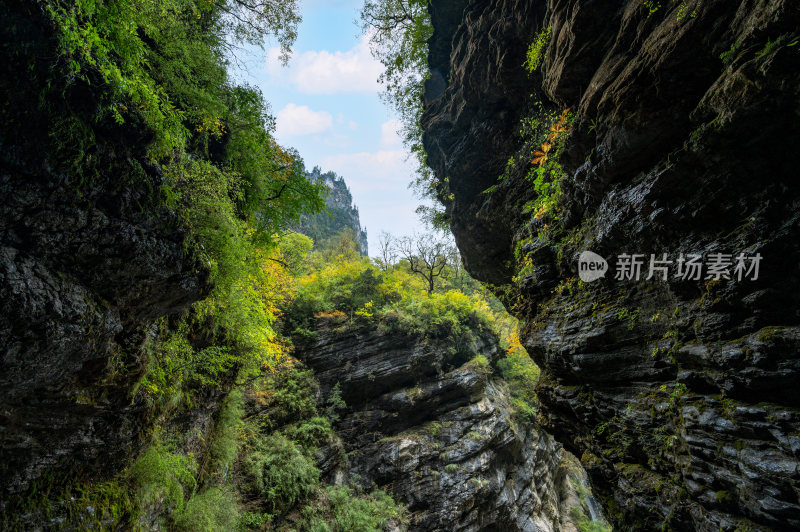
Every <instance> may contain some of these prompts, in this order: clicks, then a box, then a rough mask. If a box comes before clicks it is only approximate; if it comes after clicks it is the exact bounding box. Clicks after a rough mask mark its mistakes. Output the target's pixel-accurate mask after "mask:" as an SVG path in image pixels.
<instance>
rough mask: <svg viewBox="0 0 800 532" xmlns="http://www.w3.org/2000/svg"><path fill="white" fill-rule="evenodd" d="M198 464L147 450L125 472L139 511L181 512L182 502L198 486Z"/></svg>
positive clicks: (163, 451)
mask: <svg viewBox="0 0 800 532" xmlns="http://www.w3.org/2000/svg"><path fill="white" fill-rule="evenodd" d="M196 475H197V463H196V462H195V459H194V457H193V456H191V455H188V456H186V455H181V454H174V453H171V452H169V451H167V450H166V449H164V448H161V447H158V446H155V447H151V448H149V449H148V450H147V451H145V452H144V454H142V456H141V457H140V458H139V459H138V460H137V461H136V462H134V463H133V464H132V465H131V467H130V468H129V469H128V471H127V473H126V476H127V477H128V478H129V479H130V481H131V483H132V484H133V487H134V491H135V493H136V496H137V499H138V501H139V506H140V507H141V508H147V507H159V506H164V507H165V508H167V509H169V510H173V511H180V510H181V509H182V508H183V503H184V499H185V498H186V495H187V494H190V493H191V492H192V491H193V490H194V489H195V487H196V486H197V483H196V480H195V477H196Z"/></svg>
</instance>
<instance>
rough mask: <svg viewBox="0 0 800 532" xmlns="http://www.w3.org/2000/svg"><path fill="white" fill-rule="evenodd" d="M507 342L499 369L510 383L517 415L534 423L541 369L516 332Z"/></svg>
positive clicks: (498, 365)
mask: <svg viewBox="0 0 800 532" xmlns="http://www.w3.org/2000/svg"><path fill="white" fill-rule="evenodd" d="M506 341H507V342H508V348H507V349H506V356H505V357H504V358H502V359H500V360H499V361H498V362H497V369H498V370H500V374H501V375H502V376H503V379H504V380H505V381H506V382H507V383H508V387H509V389H510V391H511V405H512V406H513V407H514V410H515V413H516V414H517V415H518V416H519V417H521V418H523V419H526V420H528V421H534V420H535V419H536V404H537V403H538V399H537V397H536V392H535V388H536V383H537V382H538V381H539V374H540V370H539V367H538V366H537V365H536V364H535V363H534V362H533V360H531V358H530V356H528V353H527V352H526V351H525V348H524V347H522V344H521V343H520V340H519V334H518V333H517V332H516V331H515V332H514V333H512V334H511V335H509V337H508V338H507V339H506Z"/></svg>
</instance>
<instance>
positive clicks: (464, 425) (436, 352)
mask: <svg viewBox="0 0 800 532" xmlns="http://www.w3.org/2000/svg"><path fill="white" fill-rule="evenodd" d="M387 327H388V328H387ZM316 332H317V336H316V338H315V340H314V341H313V342H311V343H309V344H308V345H306V346H304V347H303V348H302V349H301V350H300V351H299V354H300V356H301V357H302V359H303V360H304V361H305V363H306V364H308V366H309V367H310V368H312V369H313V370H314V372H315V376H316V378H317V379H318V380H319V382H320V385H321V392H322V395H323V396H328V395H329V394H330V393H331V390H332V389H333V388H334V387H338V390H340V392H341V397H342V399H343V400H344V402H345V403H346V407H345V408H344V409H342V410H341V411H340V413H339V415H340V419H339V420H338V421H337V422H336V424H335V429H336V432H337V433H338V435H339V437H340V445H341V447H340V448H337V446H335V445H334V446H331V447H329V448H327V449H325V450H324V452H323V453H322V458H321V468H322V470H323V472H324V473H325V474H326V475H327V476H328V477H329V478H330V479H331V480H335V481H338V482H342V481H345V480H346V481H350V482H354V483H356V484H360V485H361V486H363V487H364V488H369V487H371V486H374V485H377V486H378V487H379V488H381V489H384V490H386V491H388V492H390V493H391V494H393V496H394V497H395V499H396V500H398V501H401V502H403V503H405V504H406V505H407V506H408V509H409V511H410V512H411V525H410V529H411V530H475V531H477V530H503V531H511V530H520V531H522V530H530V531H533V530H577V529H576V524H575V517H574V516H575V515H580V514H581V513H585V514H587V515H588V514H589V513H590V510H589V509H588V504H590V503H591V501H592V499H591V498H590V497H587V496H586V494H585V493H584V494H583V495H581V494H579V493H578V492H577V491H576V490H580V489H582V485H581V478H582V477H581V474H582V469H581V468H580V466H579V465H577V463H576V462H575V459H574V458H573V457H571V455H569V454H568V453H565V452H563V451H562V449H561V446H560V445H559V444H557V443H556V442H555V441H553V439H552V437H551V436H549V435H548V434H546V433H545V432H544V431H542V430H541V429H538V428H536V427H535V426H532V425H531V424H530V423H525V422H520V421H519V420H516V419H515V417H514V415H513V414H512V411H513V409H512V408H511V407H510V405H509V396H508V391H507V389H506V387H505V384H504V383H503V381H502V380H500V379H498V378H496V377H494V376H493V374H492V368H491V365H490V364H491V363H492V362H494V361H495V360H496V358H497V356H498V355H499V353H500V352H501V351H500V349H499V346H498V344H497V339H496V338H495V337H494V335H493V334H491V333H489V332H484V333H480V334H476V335H473V336H470V339H469V340H468V341H465V342H463V345H453V343H452V342H450V341H446V340H445V339H431V338H424V337H421V336H420V335H417V334H411V333H407V332H402V331H401V330H400V329H396V330H392V328H391V325H390V324H389V325H387V324H383V325H381V326H380V329H379V328H378V327H376V325H374V324H365V325H361V326H357V327H343V326H342V325H341V324H340V323H337V321H336V319H335V318H320V319H318V320H317V325H316ZM584 506H586V507H587V509H586V510H585V511H584V509H583V507H584ZM573 509H574V510H573ZM576 510H580V511H579V512H576Z"/></svg>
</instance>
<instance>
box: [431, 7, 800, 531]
mask: <svg viewBox="0 0 800 532" xmlns="http://www.w3.org/2000/svg"><path fill="white" fill-rule="evenodd" d="M430 12H431V15H432V21H433V26H434V35H433V37H432V39H431V41H430V55H429V61H430V66H431V70H432V71H433V72H434V75H433V76H432V77H431V81H430V82H429V83H428V85H427V87H426V95H425V96H426V103H425V114H424V116H423V120H422V125H423V128H424V132H425V133H424V142H425V147H426V151H427V153H428V162H429V164H430V165H431V166H432V168H433V169H434V171H435V173H436V175H437V177H438V179H439V190H440V191H441V198H442V199H443V201H444V202H445V204H446V207H447V214H448V216H449V219H450V223H451V227H452V230H453V233H454V234H455V237H456V241H457V243H458V246H459V248H460V250H461V252H462V254H463V256H464V260H465V263H466V266H467V268H468V270H469V271H470V272H471V273H472V274H473V275H474V276H476V277H478V278H479V279H481V280H483V281H486V282H488V283H491V284H493V285H495V287H496V292H497V293H498V294H499V295H501V296H502V297H503V298H504V300H505V302H506V303H507V305H508V306H509V308H510V309H511V310H512V311H513V312H514V313H515V314H517V315H518V316H519V317H520V318H521V319H522V320H523V321H524V323H525V326H524V331H523V336H524V344H525V346H526V348H527V349H528V351H529V353H530V354H531V355H532V356H533V358H534V359H535V360H536V362H537V363H538V364H539V365H540V366H541V368H542V370H543V375H542V379H541V383H540V385H539V389H538V394H539V397H540V399H541V400H542V402H543V409H544V418H545V420H546V426H547V428H548V429H549V430H550V431H552V433H553V434H554V435H555V436H556V439H557V440H559V441H560V442H562V443H563V444H564V445H565V446H566V447H567V448H568V449H569V450H571V451H572V452H574V453H575V454H576V455H577V456H581V459H582V462H583V464H584V465H585V466H586V467H587V468H588V470H589V473H590V476H591V479H592V485H593V487H594V488H595V490H596V492H597V493H599V494H600V495H601V497H602V499H603V501H604V504H605V507H606V509H607V510H608V511H609V513H610V515H611V517H612V518H613V520H614V521H615V522H616V523H617V525H619V526H622V527H625V528H628V527H632V528H636V529H653V528H657V527H661V526H662V525H663V526H666V527H667V528H675V529H697V530H734V529H736V530H762V529H790V528H796V527H798V526H800V501H799V500H798V493H800V474H799V472H798V465H799V464H798V452H799V451H800V439H798V434H800V411H799V410H798V407H800V396H798V394H797V391H796V389H797V388H796V386H795V383H796V382H797V378H798V376H800V359H799V358H798V347H800V336H798V332H800V330H799V329H798V325H800V318H798V308H800V306H798V303H799V302H800V301H798V294H800V292H798V289H797V288H798V282H800V278H799V277H798V274H800V272H799V271H798V268H797V264H798V259H800V253H799V251H800V249H799V248H798V245H797V241H798V236H799V233H800V225H799V224H798V222H800V220H799V219H798V211H797V206H798V199H800V196H799V195H798V186H797V183H798V181H797V179H796V173H797V167H798V163H800V159H798V152H797V150H796V146H797V142H798V139H800V135H799V133H800V128H799V126H798V124H800V120H798V118H800V117H799V116H798V115H799V114H800V108H799V107H798V101H800V51H798V50H800V45H799V44H798V37H800V35H799V34H798V28H799V27H800V6H798V5H797V3H796V2H791V1H782V0H764V1H752V2H751V1H736V2H730V1H723V0H706V1H690V0H687V1H680V2H679V1H674V2H663V1H662V2H640V1H629V2H621V3H615V4H613V5H611V4H609V3H607V2H597V1H590V0H565V1H559V0H548V1H541V2H540V1H523V0H493V1H488V2H477V1H433V2H432V6H431V10H430ZM537 39H540V40H541V41H542V42H543V43H544V45H543V47H542V48H541V50H540V55H539V56H538V57H537V59H538V60H539V61H540V65H539V66H538V68H535V69H533V68H531V69H526V68H523V63H525V61H526V50H527V49H528V46H529V45H530V44H531V43H532V42H534V41H536V40H537ZM528 70H530V72H529V71H528ZM567 108H569V109H570V112H571V113H573V114H574V116H576V118H575V122H574V123H573V124H572V126H571V131H569V134H568V135H566V139H565V141H564V146H563V151H561V152H560V154H559V155H558V162H559V164H560V168H561V169H562V170H563V176H558V177H557V181H555V182H556V183H557V184H558V186H559V189H560V190H559V194H557V195H556V194H554V195H553V198H554V200H555V203H556V205H557V207H556V208H555V209H553V210H551V211H550V212H544V211H542V210H539V211H538V212H536V211H535V210H534V212H531V210H530V208H529V207H528V208H526V204H527V205H528V206H529V205H531V204H533V205H537V203H536V202H537V199H539V198H541V197H542V195H543V194H545V193H547V192H546V189H544V188H542V187H541V186H540V185H541V182H540V183H539V184H538V185H537V184H535V183H533V182H532V181H533V180H532V179H528V177H529V176H530V173H529V172H530V169H531V164H530V158H531V155H532V154H533V150H534V149H540V144H541V146H544V144H543V141H544V140H545V139H544V138H538V139H536V138H531V137H529V136H526V133H525V127H524V124H523V127H521V125H520V122H521V121H526V122H525V123H527V124H531V123H533V124H536V123H539V124H541V125H543V128H544V130H545V131H547V130H548V127H550V126H555V125H556V124H555V121H552V118H551V117H552V116H554V115H555V116H558V113H559V112H561V111H562V110H563V109H567ZM548 147H549V146H548ZM545 151H546V150H545ZM510 157H516V158H517V160H518V161H523V163H524V164H518V165H516V166H515V165H514V164H509V158H510ZM501 175H503V176H504V178H503V179H502V180H500V181H498V177H499V176H501ZM445 178H449V179H445ZM537 188H538V191H537ZM545 199H548V198H545ZM529 202H531V203H529ZM538 205H541V203H539V204H538ZM585 250H591V251H593V252H595V253H597V254H599V255H601V256H602V257H604V258H605V259H607V260H608V261H609V262H610V266H609V272H608V273H607V275H606V276H605V278H603V279H602V280H598V281H596V282H594V283H583V282H578V281H577V277H578V273H579V272H578V270H577V268H578V255H579V253H580V252H582V251H585ZM681 253H683V254H686V255H687V256H688V254H690V253H692V254H699V255H701V256H702V261H704V262H705V263H706V264H708V261H709V260H710V259H711V258H712V254H717V253H722V254H724V255H723V258H725V255H727V256H728V260H733V259H735V257H737V256H738V255H739V254H740V253H744V254H745V255H746V256H747V257H754V256H756V254H759V255H760V256H761V257H762V261H761V263H760V266H761V269H760V273H759V275H758V277H757V279H754V278H753V275H752V273H753V272H752V271H751V275H750V277H749V278H743V279H741V280H739V279H738V278H737V275H736V274H735V271H734V270H733V268H732V267H731V268H728V269H727V270H726V273H727V275H723V276H720V275H714V274H713V271H711V272H710V273H711V274H710V275H709V271H708V270H705V271H703V272H702V274H701V275H700V276H699V278H697V279H695V278H694V277H692V276H689V277H688V278H687V276H686V275H682V272H681V271H680V270H678V268H679V267H681V266H683V264H680V263H679V262H678V259H679V258H680V256H681ZM623 254H641V255H642V257H644V270H643V275H642V276H641V278H640V279H639V280H638V281H637V280H636V279H628V278H622V279H616V278H615V272H616V271H617V268H621V267H622V266H620V264H622V261H617V260H615V257H618V256H620V255H623ZM651 254H652V255H655V256H657V257H658V258H662V257H663V254H667V257H666V258H667V259H668V260H672V261H673V262H672V264H671V265H670V266H669V270H668V271H667V276H666V279H664V278H663V277H662V276H661V275H656V276H655V277H654V278H651V279H650V280H649V281H648V280H645V277H647V274H648V263H649V260H650V258H651ZM684 258H685V257H684ZM684 273H685V272H684Z"/></svg>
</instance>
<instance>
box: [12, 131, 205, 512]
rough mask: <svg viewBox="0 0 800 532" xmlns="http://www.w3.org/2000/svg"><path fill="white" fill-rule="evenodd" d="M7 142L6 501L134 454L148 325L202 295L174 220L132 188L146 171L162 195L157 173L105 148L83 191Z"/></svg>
mask: <svg viewBox="0 0 800 532" xmlns="http://www.w3.org/2000/svg"><path fill="white" fill-rule="evenodd" d="M132 133H135V131H133V132H132ZM0 145H2V149H1V150H0V152H1V153H2V154H1V155H0V190H1V191H2V192H0V195H1V196H2V198H3V201H2V206H0V234H1V235H2V242H1V243H0V246H2V247H0V297H1V298H2V300H3V305H2V310H1V311H0V356H2V364H0V405H2V411H0V441H1V442H2V445H0V464H2V465H0V474H2V476H3V479H4V481H3V482H2V483H0V489H2V492H0V493H2V496H0V499H5V496H6V495H7V494H8V493H16V492H19V491H21V490H24V489H25V488H27V487H28V486H30V484H31V482H33V481H35V480H36V479H38V478H39V477H41V476H42V475H43V474H45V473H47V474H49V475H55V474H60V473H63V472H64V471H68V470H70V469H71V468H72V467H74V466H75V465H76V464H80V466H79V469H80V470H81V471H82V472H83V473H85V474H87V475H92V474H94V473H100V476H104V475H108V474H109V473H111V472H113V471H114V470H115V468H116V467H119V466H120V464H121V463H122V462H123V461H124V460H125V459H127V458H129V457H130V456H131V454H132V453H133V452H134V451H135V450H136V446H137V442H138V441H139V440H138V438H137V436H138V433H139V430H140V429H141V426H142V424H143V422H144V419H145V418H146V416H147V413H148V408H147V406H146V405H145V404H144V403H143V402H142V401H138V400H135V399H133V398H132V397H133V396H132V389H133V385H134V384H135V383H136V381H137V380H139V378H140V377H141V375H142V374H143V372H144V370H145V364H146V361H147V360H148V358H147V355H146V354H145V353H144V352H143V351H142V349H143V346H144V344H145V343H146V342H147V340H148V339H152V337H153V335H154V334H155V331H154V329H153V328H152V327H151V326H152V325H153V323H154V322H155V320H156V318H158V317H160V316H165V315H169V314H173V313H176V312H178V311H181V310H183V309H186V308H188V307H189V305H190V304H191V303H193V302H194V301H196V300H198V299H200V298H201V297H202V296H203V294H204V291H205V289H204V275H203V273H202V269H201V268H199V267H198V265H197V264H195V263H194V261H192V260H189V259H188V258H187V256H186V255H185V253H184V249H183V245H182V243H183V234H182V232H181V231H179V230H178V229H177V227H178V224H177V221H176V220H174V219H172V217H170V216H169V215H167V214H164V213H160V214H159V213H158V211H157V210H153V207H152V202H151V201H150V199H149V198H148V195H147V193H145V192H143V191H142V190H141V188H138V187H133V186H125V184H124V183H125V180H126V175H129V173H130V172H137V171H138V172H143V173H146V175H147V176H148V178H149V180H150V181H151V183H152V186H153V187H158V185H159V179H160V174H159V170H158V169H157V168H155V167H152V166H148V165H143V164H141V163H140V162H138V161H136V160H135V159H124V158H118V157H116V156H115V155H114V154H113V153H112V152H110V151H105V150H106V149H107V148H109V147H108V146H104V145H100V146H98V152H99V154H98V155H97V157H98V159H99V160H100V165H99V166H100V167H102V168H104V169H106V173H104V174H103V175H101V176H99V177H98V178H97V180H96V181H95V182H93V183H92V187H90V188H89V190H90V191H91V192H90V193H89V194H86V190H87V188H83V189H82V188H81V186H80V185H79V183H80V180H81V177H80V176H78V175H74V174H73V175H63V174H56V173H54V172H52V171H51V170H50V169H49V168H48V164H47V161H42V160H41V159H39V158H38V157H37V156H36V154H35V153H31V150H30V146H20V145H19V144H17V142H15V139H11V138H8V137H6V136H3V137H0ZM33 151H35V150H33ZM137 175H138V174H137Z"/></svg>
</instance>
